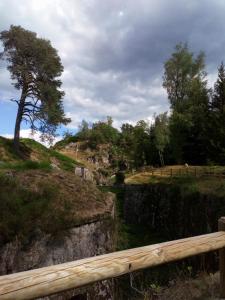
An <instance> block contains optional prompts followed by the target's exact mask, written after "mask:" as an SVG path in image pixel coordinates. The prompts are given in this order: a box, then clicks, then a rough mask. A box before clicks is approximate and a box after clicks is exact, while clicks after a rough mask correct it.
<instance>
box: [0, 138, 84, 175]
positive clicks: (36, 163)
mask: <svg viewBox="0 0 225 300" xmlns="http://www.w3.org/2000/svg"><path fill="white" fill-rule="evenodd" d="M21 154H22V156H23V158H22V157H21ZM0 155H1V163H0V169H14V170H28V169H42V170H51V169H52V164H54V165H55V166H57V167H58V168H59V169H62V170H65V171H71V172H74V167H75V166H76V165H80V164H79V163H78V162H77V161H75V160H74V159H72V158H70V157H67V156H66V155H63V154H62V153H59V152H58V151H56V150H54V149H48V148H46V147H45V146H44V145H42V144H40V143H38V142H36V141H34V140H32V139H21V144H20V155H18V154H17V153H16V152H15V151H14V148H13V141H12V140H10V139H6V138H3V137H0Z"/></svg>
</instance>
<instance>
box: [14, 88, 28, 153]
mask: <svg viewBox="0 0 225 300" xmlns="http://www.w3.org/2000/svg"><path fill="white" fill-rule="evenodd" d="M25 100H26V93H25V91H24V90H23V91H22V94H21V97H20V101H19V104H18V111H17V116H16V124H15V130H14V140H13V145H14V149H15V151H16V152H17V153H18V154H19V152H20V151H19V150H20V149H19V147H20V125H21V121H22V118H23V111H24V104H25Z"/></svg>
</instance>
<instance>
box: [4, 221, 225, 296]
mask: <svg viewBox="0 0 225 300" xmlns="http://www.w3.org/2000/svg"><path fill="white" fill-rule="evenodd" d="M219 224H220V225H219V228H220V231H218V232H215V233H211V234H206V235H200V236H196V237H190V238H185V239H180V240H175V241H170V242H165V243H160V244H155V245H151V246H145V247H140V248H134V249H129V250H124V251H119V252H114V253H110V254H105V255H100V256H95V257H91V258H86V259H81V260H77V261H73V262H68V263H64V264H59V265H54V266H50V267H45V268H40V269H36V270H31V271H26V272H21V273H15V274H11V275H5V276H0V299H1V300H6V299H7V300H9V299H10V300H19V299H34V298H37V297H42V296H48V295H50V294H55V293H58V292H62V291H66V290H69V289H73V288H78V287H81V286H84V285H87V284H91V283H94V282H96V281H101V280H104V279H109V278H113V277H116V276H120V275H122V274H126V273H130V272H133V271H136V270H140V269H144V268H149V267H154V266H158V265H161V264H164V263H168V262H172V261H176V260H180V259H183V258H186V257H190V256H193V255H198V254H202V253H206V252H209V251H214V250H218V249H222V250H220V257H221V261H220V268H221V272H222V280H223V281H224V282H222V283H221V295H222V293H223V292H224V293H225V255H224V253H225V250H224V249H225V231H224V230H225V218H221V219H220V220H219Z"/></svg>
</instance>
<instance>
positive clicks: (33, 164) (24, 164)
mask: <svg viewBox="0 0 225 300" xmlns="http://www.w3.org/2000/svg"><path fill="white" fill-rule="evenodd" d="M0 169H11V170H17V171H24V170H45V171H50V170H51V169H52V167H51V165H50V163H49V162H47V161H46V162H45V161H43V162H38V161H32V160H26V161H21V162H14V163H13V162H11V163H10V162H4V163H2V164H0Z"/></svg>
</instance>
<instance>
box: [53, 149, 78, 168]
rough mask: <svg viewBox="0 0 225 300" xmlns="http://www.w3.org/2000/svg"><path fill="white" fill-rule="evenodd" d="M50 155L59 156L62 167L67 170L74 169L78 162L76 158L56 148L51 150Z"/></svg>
mask: <svg viewBox="0 0 225 300" xmlns="http://www.w3.org/2000/svg"><path fill="white" fill-rule="evenodd" d="M50 155H51V156H52V157H55V158H57V160H58V161H59V162H60V167H61V168H62V169H63V170H65V171H74V167H75V166H76V165H77V164H78V163H77V162H76V161H75V160H74V159H72V158H70V157H68V156H66V155H63V154H62V153H60V152H58V151H55V150H50ZM79 165H81V164H79Z"/></svg>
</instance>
